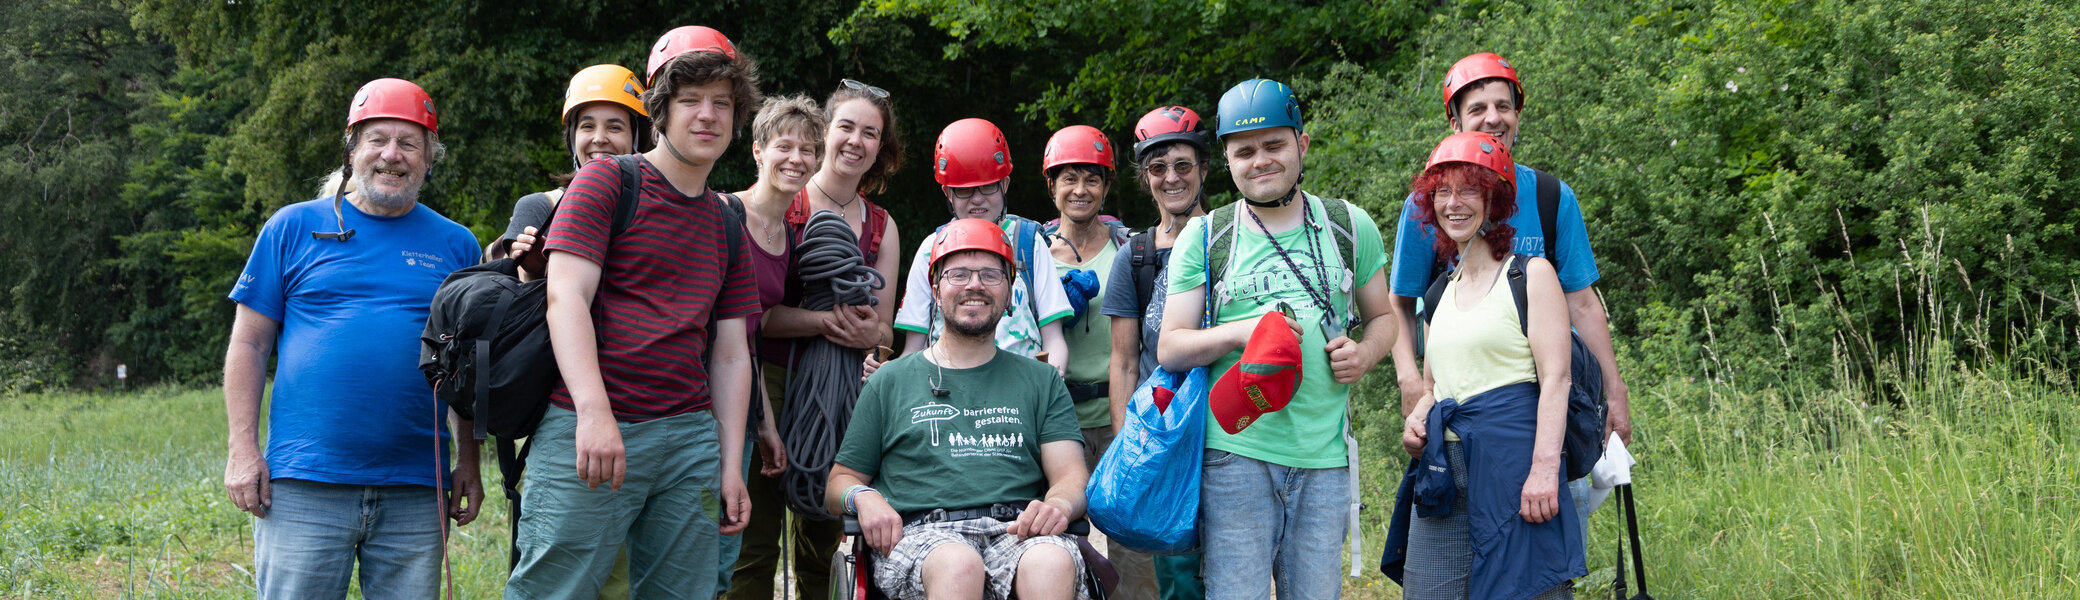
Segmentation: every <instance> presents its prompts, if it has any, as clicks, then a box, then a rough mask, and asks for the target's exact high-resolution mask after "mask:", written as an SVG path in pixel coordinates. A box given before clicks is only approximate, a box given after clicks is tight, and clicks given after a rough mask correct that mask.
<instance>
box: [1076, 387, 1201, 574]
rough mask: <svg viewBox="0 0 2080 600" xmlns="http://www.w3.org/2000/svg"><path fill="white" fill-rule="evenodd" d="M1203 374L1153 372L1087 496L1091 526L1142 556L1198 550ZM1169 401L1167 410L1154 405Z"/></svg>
mask: <svg viewBox="0 0 2080 600" xmlns="http://www.w3.org/2000/svg"><path fill="white" fill-rule="evenodd" d="M1207 389H1208V388H1207V381H1206V367H1199V368H1196V369H1192V370H1191V371H1190V372H1188V373H1176V372H1173V371H1170V370H1167V369H1157V370H1156V372H1155V373H1154V374H1152V375H1150V376H1149V378H1148V380H1147V381H1144V382H1142V384H1141V387H1140V388H1139V389H1136V390H1134V397H1133V398H1132V399H1130V400H1128V401H1127V423H1126V426H1124V427H1121V428H1120V432H1119V436H1117V437H1115V438H1113V440H1112V447H1110V448H1107V449H1106V450H1105V458H1103V459H1100V460H1099V461H1098V468H1097V470H1096V471H1095V472H1093V473H1092V474H1091V483H1090V486H1088V487H1086V488H1085V489H1084V494H1085V495H1086V496H1087V497H1088V500H1089V509H1088V513H1089V515H1090V519H1091V524H1092V525H1094V526H1096V527H1097V528H1098V530H1099V531H1103V532H1105V536H1106V537H1107V538H1110V539H1111V540H1112V541H1113V542H1115V543H1119V544H1124V545H1126V546H1127V547H1128V548H1132V549H1135V550H1140V551H1142V552H1155V553H1162V554H1185V553H1190V552H1195V551H1197V550H1198V548H1199V461H1200V457H1201V456H1202V455H1204V454H1205V452H1206V392H1207ZM1161 396H1168V400H1167V403H1168V404H1169V407H1168V408H1167V409H1163V408H1158V399H1159V397H1161Z"/></svg>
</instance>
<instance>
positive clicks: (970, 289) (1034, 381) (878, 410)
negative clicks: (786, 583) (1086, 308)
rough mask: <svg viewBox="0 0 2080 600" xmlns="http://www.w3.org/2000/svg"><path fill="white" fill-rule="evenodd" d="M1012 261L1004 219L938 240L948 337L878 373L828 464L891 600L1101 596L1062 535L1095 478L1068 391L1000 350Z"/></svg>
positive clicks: (832, 498)
mask: <svg viewBox="0 0 2080 600" xmlns="http://www.w3.org/2000/svg"><path fill="white" fill-rule="evenodd" d="M1012 257H1013V254H1012V251H1011V247H1010V245H1009V244H1007V243H1006V242H1005V241H1004V236H1003V232H1002V230H1001V229H999V228H998V227H997V225H996V224H995V223H990V222H988V221H983V220H978V219H962V220H958V221H955V222H954V223H952V224H949V225H947V226H946V228H945V229H944V230H942V231H941V232H940V235H939V236H938V240H937V242H936V243H934V244H933V248H932V254H931V263H930V264H931V270H932V271H931V277H930V280H931V282H932V299H933V302H934V303H935V304H936V305H937V308H938V310H937V312H938V313H939V314H940V315H942V316H943V318H944V319H945V320H946V327H945V332H944V333H943V334H942V335H941V337H940V338H939V339H938V340H937V341H935V342H933V343H932V345H931V346H929V347H928V348H927V349H926V350H925V351H923V352H916V353H912V354H909V355H907V356H904V357H902V358H898V359H896V360H894V361H891V362H889V363H888V364H886V365H883V366H882V367H881V368H880V369H879V370H878V371H876V372H875V373H874V374H873V376H872V377H870V378H868V380H867V382H866V385H865V387H864V389H863V390H862V391H861V393H860V398H859V404H858V406H857V407H855V408H854V409H853V415H852V422H851V424H850V425H849V426H848V428H847V430H846V432H845V440H844V442H843V443H842V444H841V445H840V446H839V448H838V456H837V460H836V464H834V465H832V466H831V476H830V484H829V485H828V486H827V488H826V489H828V490H829V492H828V498H827V499H826V502H827V503H828V505H829V506H830V508H831V510H832V511H833V512H836V511H840V510H842V511H844V513H845V514H848V515H857V517H858V519H859V525H860V532H861V535H862V537H864V538H865V539H866V542H867V545H868V546H869V547H871V548H872V553H873V557H872V558H873V562H874V566H873V573H872V577H873V581H874V584H875V585H876V586H878V587H879V588H881V590H882V591H883V592H884V593H886V594H888V596H889V597H891V598H895V599H896V600H912V599H923V598H962V599H968V598H988V599H991V600H1003V599H1005V598H1011V597H1017V598H1021V599H1023V600H1069V599H1070V598H1077V599H1086V598H1089V597H1090V594H1091V593H1092V592H1093V590H1089V589H1087V588H1088V587H1089V586H1087V585H1086V584H1084V583H1083V581H1084V577H1083V572H1084V570H1085V565H1084V560H1083V557H1082V556H1081V555H1080V554H1079V553H1078V546H1077V543H1076V540H1075V538H1072V537H1070V536H1068V535H1064V534H1063V532H1064V531H1066V530H1067V529H1068V528H1069V525H1070V523H1071V522H1072V521H1076V520H1079V519H1081V518H1082V517H1083V509H1084V497H1083V487H1084V484H1085V483H1086V482H1087V480H1088V479H1089V478H1090V474H1089V472H1087V471H1086V470H1085V468H1084V463H1083V441H1082V440H1083V437H1082V433H1081V431H1080V430H1078V429H1077V425H1076V416H1075V414H1074V408H1073V402H1072V401H1071V400H1070V397H1069V391H1068V389H1067V388H1066V387H1065V386H1064V385H1063V384H1062V379H1061V377H1060V375H1058V374H1057V372H1056V371H1055V370H1054V368H1053V367H1050V366H1048V365H1047V363H1043V362H1038V361H1034V360H1031V359H1027V358H1024V357H1021V356H1018V355H1015V354H1011V353H1008V352H1000V351H998V350H997V348H996V342H995V340H994V332H995V331H996V325H997V320H998V319H1000V318H1002V317H1003V315H1004V309H1005V306H1007V304H1008V303H1009V302H1010V301H1011V296H1012V291H1011V281H1012V274H1013V273H1015V272H1016V269H1017V265H1015V264H1014V259H1013V258H1012ZM870 486H871V487H870ZM834 583H835V582H834Z"/></svg>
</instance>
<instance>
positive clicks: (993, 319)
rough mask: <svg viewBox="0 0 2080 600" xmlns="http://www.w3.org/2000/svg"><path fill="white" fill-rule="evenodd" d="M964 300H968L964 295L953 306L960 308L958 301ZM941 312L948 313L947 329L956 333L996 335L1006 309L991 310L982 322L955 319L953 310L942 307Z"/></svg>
mask: <svg viewBox="0 0 2080 600" xmlns="http://www.w3.org/2000/svg"><path fill="white" fill-rule="evenodd" d="M963 296H966V294H963ZM963 300H966V298H965V297H963V298H961V299H959V300H956V301H955V302H956V304H955V305H954V306H953V308H954V309H959V308H960V305H959V304H958V302H960V301H963ZM941 312H943V313H945V315H946V317H945V321H946V328H947V329H951V330H953V331H954V332H955V333H959V334H961V335H964V336H968V337H994V336H995V335H996V332H997V322H998V321H1000V320H1003V318H1004V311H1001V310H991V311H990V312H989V314H988V316H985V317H983V318H982V321H981V322H980V323H971V322H961V321H959V320H956V319H954V318H953V315H954V311H953V310H944V309H942V311H941Z"/></svg>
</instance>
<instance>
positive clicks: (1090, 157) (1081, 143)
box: [1040, 125, 1112, 173]
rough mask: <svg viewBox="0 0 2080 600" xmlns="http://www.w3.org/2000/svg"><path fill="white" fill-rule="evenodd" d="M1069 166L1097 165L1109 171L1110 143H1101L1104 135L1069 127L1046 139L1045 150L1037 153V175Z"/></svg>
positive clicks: (1110, 158) (1096, 129)
mask: <svg viewBox="0 0 2080 600" xmlns="http://www.w3.org/2000/svg"><path fill="white" fill-rule="evenodd" d="M1073 164H1092V165H1098V166H1101V167H1105V170H1106V171H1111V170H1112V142H1110V141H1108V140H1106V139H1105V132H1103V131H1098V128H1096V127H1092V126H1089V125H1070V126H1068V127H1063V128H1062V130H1061V131H1057V132H1054V137H1050V138H1047V149H1045V150H1043V151H1041V153H1040V172H1042V173H1049V172H1052V171H1054V168H1055V167H1059V166H1062V165H1073Z"/></svg>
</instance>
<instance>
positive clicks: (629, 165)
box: [607, 154, 643, 246]
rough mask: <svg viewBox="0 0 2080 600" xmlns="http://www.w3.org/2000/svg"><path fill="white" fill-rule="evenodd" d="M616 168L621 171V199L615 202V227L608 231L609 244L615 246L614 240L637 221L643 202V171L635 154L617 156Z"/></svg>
mask: <svg viewBox="0 0 2080 600" xmlns="http://www.w3.org/2000/svg"><path fill="white" fill-rule="evenodd" d="M614 166H616V167H619V168H620V169H621V198H619V199H618V200H616V201H615V202H614V225H613V228H612V229H609V230H607V244H608V245H609V246H611V245H613V243H614V242H613V240H614V238H617V237H621V233H622V232H624V231H628V225H629V224H630V223H634V222H635V220H636V207H637V205H638V204H641V203H642V202H643V169H642V167H641V166H640V165H639V164H637V162H636V155H634V154H617V155H615V156H614Z"/></svg>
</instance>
